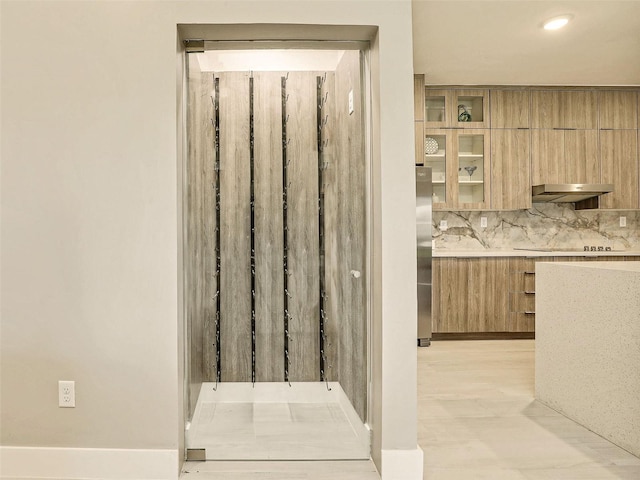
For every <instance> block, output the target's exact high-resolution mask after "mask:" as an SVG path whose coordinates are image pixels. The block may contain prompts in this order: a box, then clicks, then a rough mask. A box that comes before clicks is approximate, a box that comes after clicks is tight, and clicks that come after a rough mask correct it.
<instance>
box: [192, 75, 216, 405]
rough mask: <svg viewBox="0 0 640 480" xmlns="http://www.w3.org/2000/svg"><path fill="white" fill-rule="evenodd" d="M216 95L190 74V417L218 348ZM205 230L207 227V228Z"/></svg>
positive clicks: (206, 79) (204, 79)
mask: <svg viewBox="0 0 640 480" xmlns="http://www.w3.org/2000/svg"><path fill="white" fill-rule="evenodd" d="M211 91H212V76H211V74H204V73H201V72H200V71H199V70H198V69H197V68H193V65H191V70H190V72H189V79H188V101H189V109H188V117H187V168H186V185H185V188H186V211H185V221H186V238H185V250H184V251H185V254H184V255H185V256H184V261H185V269H186V272H187V275H186V278H185V283H186V285H185V287H186V288H185V291H186V294H185V304H186V319H185V321H186V324H187V333H186V334H187V342H188V345H189V352H188V353H189V378H188V382H189V392H188V399H187V402H188V408H189V415H190V416H191V415H192V414H193V411H194V409H195V404H196V401H197V399H198V393H199V390H200V384H201V382H203V381H206V380H208V378H207V367H208V365H207V362H208V355H209V354H210V352H211V350H212V349H213V352H214V353H213V355H215V348H214V347H213V346H208V343H209V340H210V337H209V332H208V327H209V321H210V315H211V312H210V309H209V306H210V301H208V298H207V297H208V288H209V287H210V281H209V275H208V271H209V269H210V263H207V262H208V261H209V258H208V257H209V252H210V249H211V245H210V239H209V237H208V234H207V228H206V227H207V225H208V223H207V201H208V200H209V197H210V192H207V191H206V189H205V188H204V187H205V185H206V182H207V178H206V175H203V173H204V172H205V171H206V169H207V164H208V162H210V161H211V160H212V155H213V148H212V145H211V143H212V138H213V136H212V128H211V123H210V122H211V116H212V110H213V109H212V103H211V100H210V95H211V93H212V92H211ZM203 226H204V227H205V228H203Z"/></svg>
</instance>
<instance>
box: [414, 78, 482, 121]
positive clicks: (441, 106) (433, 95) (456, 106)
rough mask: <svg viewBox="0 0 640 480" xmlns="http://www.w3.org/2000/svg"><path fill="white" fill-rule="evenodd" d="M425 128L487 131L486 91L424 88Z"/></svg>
mask: <svg viewBox="0 0 640 480" xmlns="http://www.w3.org/2000/svg"><path fill="white" fill-rule="evenodd" d="M424 126H425V128H447V127H453V128H489V91H488V90H484V89H448V90H439V89H432V88H431V87H425V91H424Z"/></svg>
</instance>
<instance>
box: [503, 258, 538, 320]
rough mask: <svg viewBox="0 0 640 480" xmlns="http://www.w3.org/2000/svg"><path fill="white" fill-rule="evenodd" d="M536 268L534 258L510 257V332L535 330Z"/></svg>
mask: <svg viewBox="0 0 640 480" xmlns="http://www.w3.org/2000/svg"><path fill="white" fill-rule="evenodd" d="M535 269H536V261H535V259H533V258H525V257H512V258H509V281H508V283H509V317H508V320H507V330H508V331H509V332H533V331H535V321H536V317H535V311H536V299H535V293H536V277H535Z"/></svg>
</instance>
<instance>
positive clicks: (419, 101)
mask: <svg viewBox="0 0 640 480" xmlns="http://www.w3.org/2000/svg"><path fill="white" fill-rule="evenodd" d="M424 105H425V103H424V75H414V76H413V119H414V138H415V157H416V158H415V162H416V165H423V164H424V110H425V108H424Z"/></svg>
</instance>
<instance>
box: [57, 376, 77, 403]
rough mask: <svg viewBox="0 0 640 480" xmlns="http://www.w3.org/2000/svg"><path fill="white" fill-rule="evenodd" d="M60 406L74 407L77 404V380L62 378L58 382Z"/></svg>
mask: <svg viewBox="0 0 640 480" xmlns="http://www.w3.org/2000/svg"><path fill="white" fill-rule="evenodd" d="M58 406H59V407H61V408H74V407H75V406H76V382H74V381H73V380H60V381H59V382H58Z"/></svg>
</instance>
